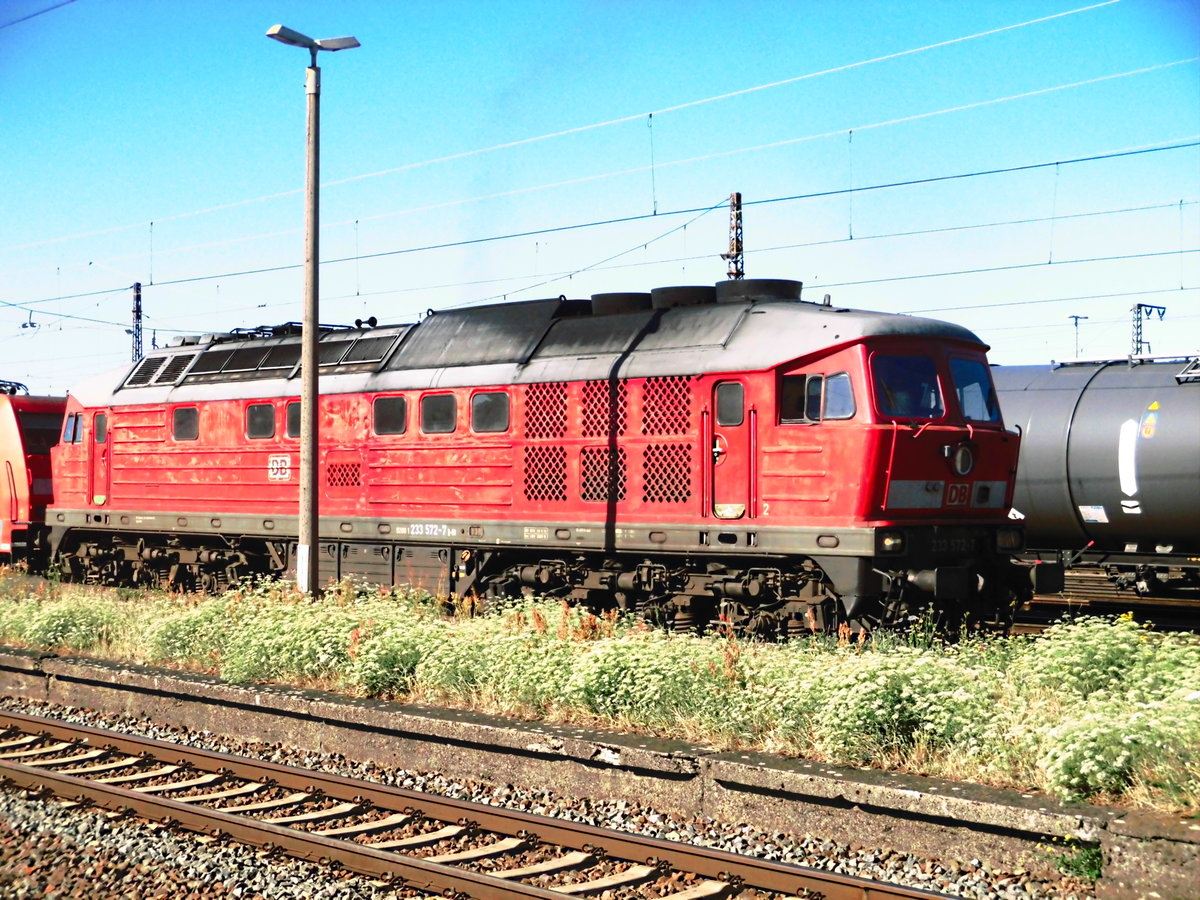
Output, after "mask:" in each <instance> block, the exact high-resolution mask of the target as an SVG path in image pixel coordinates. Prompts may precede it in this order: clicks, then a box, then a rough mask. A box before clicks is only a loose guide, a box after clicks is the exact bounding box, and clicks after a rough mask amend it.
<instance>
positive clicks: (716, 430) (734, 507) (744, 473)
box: [710, 381, 754, 519]
mask: <svg viewBox="0 0 1200 900" xmlns="http://www.w3.org/2000/svg"><path fill="white" fill-rule="evenodd" d="M713 410H714V411H715V414H714V416H713V430H712V447H711V448H710V459H711V460H712V487H713V491H712V512H713V515H714V516H716V517H717V518H718V519H740V518H742V516H744V515H745V514H746V508H747V504H748V503H749V500H750V471H751V467H750V451H751V444H752V442H753V437H752V435H751V431H752V427H753V417H754V414H753V411H751V412H750V413H747V411H746V387H745V385H744V384H742V382H740V381H722V382H719V383H718V384H717V385H716V386H715V387H714V388H713Z"/></svg>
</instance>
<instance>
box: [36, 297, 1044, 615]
mask: <svg viewBox="0 0 1200 900" xmlns="http://www.w3.org/2000/svg"><path fill="white" fill-rule="evenodd" d="M986 349H987V348H986V347H985V346H984V345H983V344H982V343H981V342H980V341H979V339H978V338H977V337H976V336H975V335H973V334H972V333H971V332H969V331H967V330H966V329H964V328H961V327H959V326H956V325H951V324H948V323H944V322H938V321H934V320H930V319H921V318H915V317H911V316H902V315H891V314H885V313H876V312H864V311H858V310H850V309H840V308H836V307H833V306H830V305H829V304H828V302H826V303H825V304H814V303H808V302H804V301H801V300H800V285H799V283H797V282H793V281H783V280H772V279H755V280H742V281H727V282H723V283H721V284H718V285H717V286H716V287H715V289H714V288H713V287H675V288H661V289H657V290H654V291H652V292H650V293H646V294H599V295H595V296H593V297H592V298H591V299H590V300H568V299H566V298H564V297H559V298H557V299H549V300H535V301H528V302H521V303H507V304H498V305H491V306H478V307H473V308H468V309H458V310H449V311H444V312H436V313H435V312H433V311H430V313H429V314H428V315H427V316H425V317H424V318H423V319H422V320H421V321H420V322H418V323H416V324H410V325H393V326H382V327H373V328H363V327H359V328H354V329H332V328H329V329H323V331H322V334H321V335H320V344H319V356H320V366H321V397H320V403H319V417H320V437H321V447H320V454H319V456H320V458H319V462H318V479H319V484H320V486H321V488H320V490H321V495H320V510H321V523H320V547H319V554H320V563H321V573H322V578H326V577H328V578H335V577H342V576H347V575H349V576H361V577H363V578H365V579H368V580H370V581H373V582H378V583H383V584H393V583H394V584H410V585H413V586H417V587H420V588H424V589H426V590H428V591H430V592H432V593H435V594H444V595H456V596H460V597H465V596H513V595H519V594H520V593H522V592H525V593H530V592H532V593H536V594H542V595H550V596H562V597H566V598H570V599H572V600H573V601H578V602H586V603H589V604H593V605H595V606H597V607H602V608H603V607H612V606H617V607H620V608H623V609H629V610H635V611H638V612H640V613H642V614H644V615H646V616H648V617H650V618H654V619H658V620H662V621H666V622H670V623H673V624H674V626H675V627H677V628H680V629H682V628H688V627H693V626H695V625H696V624H698V623H701V622H704V621H708V620H711V619H712V618H714V617H716V616H718V615H720V616H724V617H726V618H727V619H728V620H729V621H731V622H733V623H734V624H735V625H737V626H738V627H742V628H745V629H746V630H748V631H756V632H763V633H777V632H780V631H786V630H798V629H801V628H806V627H807V628H831V627H834V626H835V625H837V624H839V623H841V622H860V623H864V624H878V623H881V622H896V621H899V620H902V619H904V618H905V617H907V616H909V615H911V614H913V613H914V612H915V611H916V610H918V609H919V608H921V607H923V606H925V605H930V604H931V605H933V606H935V607H936V608H937V609H938V610H939V611H940V612H943V613H946V614H948V615H950V616H954V617H958V616H961V615H963V614H966V615H969V616H972V617H974V618H975V619H987V618H991V617H998V618H1000V619H1004V618H1005V617H1007V616H1008V615H1009V613H1010V612H1011V610H1012V609H1013V607H1014V605H1015V604H1017V603H1019V602H1020V601H1022V600H1023V599H1025V597H1026V596H1027V595H1028V593H1029V584H1028V582H1029V578H1028V576H1027V574H1025V573H1024V570H1021V569H1018V568H1017V567H1015V566H1013V565H1012V564H1011V563H1010V562H1009V556H1010V555H1011V554H1012V553H1013V551H1016V550H1019V549H1020V548H1021V540H1022V532H1021V529H1020V527H1019V526H1017V525H1015V524H1014V523H1011V522H1010V521H1009V520H1008V519H1007V518H1006V516H1007V513H1008V509H1009V505H1010V503H1011V499H1012V489H1013V479H1014V474H1015V472H1016V467H1017V451H1018V443H1019V441H1018V437H1017V435H1016V434H1014V433H1011V432H1008V431H1006V430H1005V428H1004V425H1003V423H1002V421H1001V416H1000V410H999V408H998V406H997V402H996V397H995V393H994V390H993V387H992V382H991V376H990V373H989V370H988V363H987V358H986V356H985V350H986ZM299 364H300V336H299V329H298V328H297V327H296V326H295V325H291V326H283V327H280V328H272V329H256V330H253V331H249V332H235V333H230V334H210V335H205V336H203V337H198V338H187V339H181V340H178V341H177V342H176V343H175V345H173V346H172V347H170V348H167V349H162V350H156V351H154V352H152V353H151V354H150V355H149V356H147V357H145V358H144V359H142V360H141V361H140V362H138V363H136V364H135V365H133V366H132V367H131V368H128V369H125V370H122V371H121V372H120V373H119V374H118V375H116V376H115V377H114V376H108V377H102V378H99V379H96V380H93V381H91V382H89V383H86V384H83V385H80V386H79V387H78V388H77V389H76V390H74V391H73V392H72V395H71V396H70V397H69V398H68V401H67V410H66V417H65V427H64V430H63V434H62V441H61V443H60V444H59V445H58V446H57V447H56V448H55V449H54V475H55V492H56V493H55V501H54V504H53V506H52V507H51V508H50V509H49V510H48V514H47V525H48V533H47V535H46V542H45V547H44V550H45V551H46V552H47V553H48V554H49V556H50V557H51V558H53V559H54V560H55V561H57V563H58V565H59V566H60V569H61V571H62V573H63V575H64V577H68V578H72V579H77V580H91V581H98V582H104V583H143V584H161V585H173V586H181V587H188V588H190V587H193V586H197V587H204V588H208V589H219V588H220V587H222V586H223V585H225V584H228V583H229V582H231V581H232V580H234V579H236V578H239V577H242V576H246V575H255V574H284V573H286V572H288V571H294V566H295V559H294V556H295V545H296V534H297V530H298V529H297V524H298V521H297V505H298V490H299V488H298V471H299V440H298V435H299V403H298V401H297V399H296V398H297V396H298V393H299V377H298V375H299Z"/></svg>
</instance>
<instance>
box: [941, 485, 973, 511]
mask: <svg viewBox="0 0 1200 900" xmlns="http://www.w3.org/2000/svg"><path fill="white" fill-rule="evenodd" d="M970 499H971V486H970V485H969V484H951V485H950V486H949V487H948V488H947V489H946V505H947V506H966V505H967V501H968V500H970Z"/></svg>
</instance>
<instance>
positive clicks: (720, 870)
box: [0, 712, 947, 900]
mask: <svg viewBox="0 0 1200 900" xmlns="http://www.w3.org/2000/svg"><path fill="white" fill-rule="evenodd" d="M0 728H4V729H12V730H16V731H21V732H25V733H38V734H41V735H43V736H45V737H46V738H52V739H54V740H59V741H69V742H72V743H74V744H87V745H90V746H92V747H105V748H110V749H112V750H113V751H115V752H120V753H124V754H128V755H129V756H137V757H142V758H147V759H149V758H153V759H156V760H159V761H163V762H166V761H170V762H173V763H177V764H178V765H186V766H190V767H192V768H195V769H200V770H208V771H220V772H225V773H228V774H229V775H230V776H231V777H233V778H237V779H244V780H247V781H254V782H261V783H264V784H272V785H275V786H277V787H280V788H285V789H288V790H295V791H303V792H305V793H308V794H315V795H320V796H322V797H325V798H330V799H335V800H341V801H354V802H356V803H368V804H371V805H372V806H375V807H377V808H380V809H382V810H393V811H405V810H410V809H416V810H420V812H421V813H422V814H423V815H425V816H427V817H428V818H430V819H435V820H437V821H442V822H458V823H466V824H469V825H471V826H473V827H476V828H479V829H482V830H484V831H489V832H496V833H500V834H506V835H515V836H524V837H527V838H528V839H529V840H530V841H537V842H544V843H548V844H554V845H557V846H561V847H564V848H570V849H573V850H585V849H595V848H599V849H601V850H602V851H603V852H604V853H605V854H606V855H607V856H608V857H609V858H611V859H617V860H626V861H633V862H646V863H647V864H649V865H653V866H655V867H660V868H661V867H666V868H670V869H675V870H680V871H684V872H692V873H694V874H696V875H700V876H704V877H705V878H710V879H715V880H719V881H724V882H728V883H730V884H732V885H734V886H740V887H742V888H754V889H758V890H762V891H769V892H773V893H777V894H781V895H784V896H793V895H795V894H799V893H802V892H803V891H808V892H811V893H813V894H816V895H817V896H820V897H822V898H824V900H917V898H944V897H946V896H947V895H945V894H941V893H936V892H932V891H925V890H921V889H917V888H909V887H903V886H900V885H892V884H887V883H885V882H878V881H873V880H871V879H867V878H859V877H855V876H850V875H837V874H833V873H823V872H820V871H818V870H815V869H808V868H805V867H802V866H797V865H792V864H788V863H781V862H774V861H770V860H764V859H758V858H756V857H750V856H742V855H740V854H736V853H731V852H729V851H724V850H716V849H712V848H704V847H696V846H693V845H690V844H682V843H677V842H675V841H667V840H664V839H661V838H650V837H642V836H638V835H632V834H626V833H623V832H614V831H609V830H607V829H603V828H599V827H596V826H592V825H585V824H578V823H573V822H568V821H566V820H561V819H553V818H550V817H547V816H539V815H535V814H533V813H526V812H521V811H518V810H506V809H501V808H498V807H491V806H484V805H482V804H477V803H472V802H469V801H465V800H454V799H450V798H445V797H439V796H437V795H434V794H426V793H422V792H420V791H412V790H407V789H404V788H397V787H391V786H387V785H379V784H374V783H371V782H364V781H358V780H355V779H352V778H347V777H345V776H340V775H331V774H326V773H322V772H313V771H309V770H305V769H297V768H293V767H291V766H286V765H282V764H280V763H273V762H269V761H265V760H254V759H247V758H244V757H239V756H234V755H231V754H227V753H221V752H218V751H209V750H201V749H197V748H194V747H188V746H184V745H181V744H175V743H171V742H169V741H160V740H155V739H152V738H143V737H138V736H134V735H125V734H120V733H117V732H111V731H107V730H104V729H99V728H93V727H91V726H86V725H75V724H70V723H65V722H62V721H59V720H54V719H45V718H41V717H38V716H29V715H25V714H22V713H14V712H0ZM0 773H2V774H3V777H6V778H7V779H8V780H10V781H11V782H12V783H14V784H18V785H20V786H22V787H24V788H27V789H30V790H36V789H38V788H39V787H41V786H50V787H51V789H52V790H53V791H54V793H56V794H59V795H60V796H65V797H71V798H86V799H87V800H89V801H91V802H93V803H95V804H97V805H98V806H102V807H104V808H108V809H132V810H134V811H135V812H137V813H138V814H139V815H143V816H145V817H147V818H152V819H158V820H160V821H171V822H175V823H178V824H179V825H181V826H182V827H185V828H188V829H190V830H192V831H198V832H202V833H212V832H213V831H214V830H216V831H219V832H223V833H226V834H229V835H230V836H231V837H233V838H235V839H236V840H239V841H242V842H244V843H249V844H254V845H256V846H260V847H271V846H274V847H279V848H281V849H284V850H286V851H287V852H288V853H290V854H292V855H295V856H298V857H301V858H304V859H309V860H324V859H337V860H338V861H339V862H341V863H342V864H344V865H345V866H346V867H347V868H350V869H352V870H354V871H356V872H361V873H363V874H367V875H372V876H375V877H392V878H395V877H399V878H401V879H403V880H404V882H405V883H407V884H410V885H412V886H414V887H418V888H422V889H427V890H432V891H446V890H449V891H453V892H459V893H463V894H467V895H469V896H471V897H475V898H478V900H493V898H497V900H498V898H504V897H513V896H520V897H539V898H550V897H554V898H558V900H561V898H562V897H563V893H561V892H558V891H553V890H548V889H545V888H537V887H533V886H531V885H526V884H522V883H520V882H508V881H505V880H504V879H501V878H498V877H496V875H494V874H483V873H474V872H471V871H469V870H465V869H459V868H456V867H454V866H449V865H444V864H441V863H432V862H427V861H424V860H421V859H417V858H413V857H407V856H402V855H398V854H394V853H389V852H385V851H382V850H374V849H372V848H370V847H369V846H366V845H362V844H355V843H353V842H350V841H343V840H337V839H334V838H328V837H322V836H320V835H317V834H314V833H310V832H304V831H300V830H297V829H292V828H288V827H286V826H282V825H275V824H272V823H270V822H264V821H258V820H255V819H251V818H247V817H245V816H241V815H235V814H233V813H227V812H222V811H220V810H213V809H206V808H204V807H202V806H199V805H197V804H196V803H188V802H184V801H180V800H171V799H169V798H166V797H157V796H152V795H148V794H146V793H143V792H139V791H134V790H131V789H128V788H123V787H120V786H119V785H107V784H99V783H95V782H91V781H88V780H87V779H85V778H80V777H78V776H73V775H63V774H59V773H55V772H51V771H46V770H45V769H44V768H42V767H34V766H27V765H23V764H21V763H18V762H15V761H13V760H3V759H0ZM197 799H203V798H202V797H200V798H197Z"/></svg>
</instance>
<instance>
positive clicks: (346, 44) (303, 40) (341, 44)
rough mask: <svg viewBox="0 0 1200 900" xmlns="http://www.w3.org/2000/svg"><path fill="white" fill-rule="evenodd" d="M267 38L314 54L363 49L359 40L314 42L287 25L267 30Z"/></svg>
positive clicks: (342, 38)
mask: <svg viewBox="0 0 1200 900" xmlns="http://www.w3.org/2000/svg"><path fill="white" fill-rule="evenodd" d="M267 37H269V38H272V39H274V40H276V41H279V43H281V44H290V45H291V46H293V47H303V48H304V49H305V50H311V51H313V52H314V53H315V52H316V51H317V50H329V51H331V52H332V51H336V50H353V49H354V48H355V47H361V46H362V44H360V43H359V42H358V38H356V37H352V36H348V37H335V38H321V40H319V41H314V40H313V39H312V38H310V37H309V36H308V35H307V34H301V33H300V32H298V31H294V30H292V29H291V28H288V27H287V26H286V25H272V26H271V27H270V28H268V29H267Z"/></svg>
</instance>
